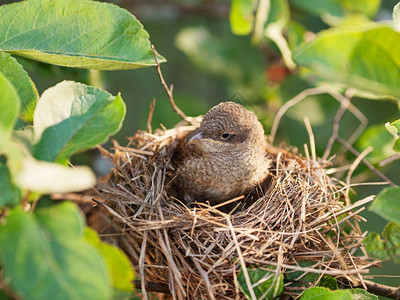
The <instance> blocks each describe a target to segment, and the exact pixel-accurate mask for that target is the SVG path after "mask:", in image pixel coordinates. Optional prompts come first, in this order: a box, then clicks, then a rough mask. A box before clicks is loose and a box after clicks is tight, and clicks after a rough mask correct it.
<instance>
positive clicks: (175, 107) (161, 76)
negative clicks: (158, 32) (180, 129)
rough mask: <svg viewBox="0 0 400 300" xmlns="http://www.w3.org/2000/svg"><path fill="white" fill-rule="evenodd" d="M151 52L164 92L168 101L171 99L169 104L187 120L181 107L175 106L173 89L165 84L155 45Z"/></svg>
mask: <svg viewBox="0 0 400 300" xmlns="http://www.w3.org/2000/svg"><path fill="white" fill-rule="evenodd" d="M151 50H153V53H154V60H155V62H156V70H157V73H158V76H159V77H160V80H161V84H162V86H163V87H164V90H165V92H166V93H167V95H168V99H169V102H170V103H171V106H172V108H173V109H174V110H175V112H176V113H177V114H178V115H180V116H181V117H182V119H184V120H187V116H186V115H185V114H184V112H183V111H181V110H180V109H179V107H178V106H176V104H175V101H174V97H173V95H172V88H169V87H168V86H167V84H166V83H165V80H164V77H163V75H162V73H161V67H160V62H159V61H158V58H157V52H156V49H155V48H154V45H151Z"/></svg>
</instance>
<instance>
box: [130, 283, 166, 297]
mask: <svg viewBox="0 0 400 300" xmlns="http://www.w3.org/2000/svg"><path fill="white" fill-rule="evenodd" d="M133 285H134V286H135V288H136V289H142V283H141V281H140V280H134V281H133ZM144 286H145V287H146V290H147V291H149V292H156V293H164V294H171V291H170V290H169V287H168V285H167V284H165V283H155V282H150V281H147V280H145V281H144Z"/></svg>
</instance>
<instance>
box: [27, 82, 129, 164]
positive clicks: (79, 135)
mask: <svg viewBox="0 0 400 300" xmlns="http://www.w3.org/2000/svg"><path fill="white" fill-rule="evenodd" d="M124 116H125V104H124V102H123V100H122V98H121V97H120V95H117V96H116V97H114V96H112V95H111V94H109V93H107V92H106V91H103V90H101V89H99V88H96V87H91V86H87V85H84V84H81V83H76V82H72V81H63V82H61V83H59V84H57V85H56V86H54V87H52V88H50V89H48V90H46V91H45V92H44V93H43V95H42V97H40V99H39V101H38V104H37V107H36V110H35V114H34V122H33V129H34V134H35V141H36V143H35V145H34V146H33V150H32V152H33V154H34V156H35V157H36V158H37V159H40V160H46V161H57V162H63V161H65V160H67V159H68V158H69V157H70V156H71V155H72V154H74V153H76V152H79V151H83V150H86V149H89V148H93V147H95V146H96V145H98V144H101V143H104V142H106V141H107V140H108V137H109V135H112V134H114V133H116V132H118V131H119V129H120V128H121V126H122V121H123V119H124Z"/></svg>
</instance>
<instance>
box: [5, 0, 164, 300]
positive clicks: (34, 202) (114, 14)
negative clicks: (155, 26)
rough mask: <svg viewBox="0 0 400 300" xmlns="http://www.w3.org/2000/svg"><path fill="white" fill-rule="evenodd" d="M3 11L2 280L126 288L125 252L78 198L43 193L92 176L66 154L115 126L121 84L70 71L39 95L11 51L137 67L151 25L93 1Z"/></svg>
mask: <svg viewBox="0 0 400 300" xmlns="http://www.w3.org/2000/svg"><path fill="white" fill-rule="evenodd" d="M0 20H1V22H0V49H1V51H0V207H1V209H2V215H1V226H0V261H1V265H2V267H3V272H2V280H3V282H4V283H6V284H7V286H8V288H10V289H11V290H12V292H13V293H14V294H15V295H16V296H18V297H20V298H23V299H50V298H57V299H111V298H114V299H115V297H119V296H118V295H124V294H125V296H127V295H126V292H128V293H129V292H130V293H131V292H132V291H133V285H132V280H133V279H134V272H133V270H132V267H131V265H130V263H129V261H128V259H127V257H126V256H125V254H123V252H122V251H121V250H120V249H117V248H115V247H114V246H111V245H108V244H106V243H103V242H101V241H100V239H99V238H98V237H97V234H96V233H95V232H94V231H92V230H90V229H88V228H87V227H86V221H85V218H84V216H83V214H82V212H81V211H80V209H79V208H78V207H77V206H76V205H75V204H73V203H69V202H62V203H55V202H54V201H52V200H50V198H49V197H48V196H46V195H47V194H52V193H67V192H76V191H81V190H85V189H88V188H90V187H92V186H93V184H94V183H95V176H94V174H93V172H92V171H91V170H90V169H89V168H88V167H80V166H78V167H74V168H71V167H68V166H67V165H68V162H69V161H70V158H71V156H72V155H73V154H75V153H77V152H81V151H83V150H86V149H90V148H93V147H96V146H97V145H98V144H101V143H104V142H106V141H107V140H108V138H109V136H111V135H113V134H115V133H116V132H118V131H119V130H120V128H121V126H122V122H123V120H124V117H125V111H126V108H125V103H124V101H123V100H122V98H121V96H120V94H118V95H117V96H113V95H111V94H110V93H108V92H106V91H104V90H102V89H100V88H97V87H92V86H88V85H85V84H82V83H78V82H73V81H63V82H61V83H59V84H57V85H55V86H53V87H50V88H48V89H47V90H46V91H45V92H44V93H43V94H42V95H40V96H39V94H38V92H37V89H36V87H35V84H34V83H33V81H32V80H31V78H30V77H29V75H28V73H27V72H26V71H25V70H24V68H23V67H22V65H21V64H20V63H19V62H18V61H17V60H16V59H15V58H14V55H17V56H23V57H26V58H29V59H33V60H37V61H41V62H45V63H49V64H57V65H62V66H67V67H79V68H90V69H98V70H118V69H134V68H139V67H146V66H152V65H155V62H154V53H153V50H152V49H151V48H150V41H149V35H148V34H147V32H146V31H145V30H144V29H143V26H142V25H141V23H140V22H139V21H138V20H137V19H136V18H135V17H134V16H133V15H132V14H130V13H129V12H128V11H126V10H124V9H122V8H119V7H118V6H114V5H111V4H107V3H101V2H94V1H78V0H66V1H65V0H63V1H58V0H57V1H53V0H46V1H41V0H28V1H24V2H18V3H14V4H10V5H3V6H0ZM98 24H105V25H102V26H99V25H98ZM159 60H160V61H164V59H163V58H162V57H161V56H159ZM35 207H37V208H36V209H35ZM33 274H34V276H33Z"/></svg>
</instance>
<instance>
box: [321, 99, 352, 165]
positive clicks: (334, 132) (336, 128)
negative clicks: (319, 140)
mask: <svg viewBox="0 0 400 300" xmlns="http://www.w3.org/2000/svg"><path fill="white" fill-rule="evenodd" d="M343 100H344V101H343V102H341V104H340V108H339V110H338V111H337V113H336V115H335V117H334V118H333V122H332V123H333V126H332V135H331V136H330V138H329V141H328V145H327V146H326V148H325V152H324V154H323V155H322V160H323V161H324V160H326V159H328V156H329V154H330V153H331V150H332V146H333V143H334V142H335V140H336V137H337V136H338V135H339V123H340V120H341V119H342V117H343V115H344V112H345V111H346V109H347V107H348V106H349V103H350V100H349V99H347V98H346V97H343Z"/></svg>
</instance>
